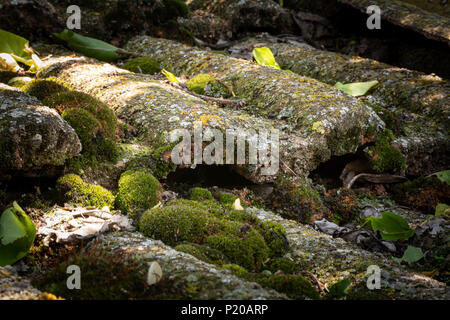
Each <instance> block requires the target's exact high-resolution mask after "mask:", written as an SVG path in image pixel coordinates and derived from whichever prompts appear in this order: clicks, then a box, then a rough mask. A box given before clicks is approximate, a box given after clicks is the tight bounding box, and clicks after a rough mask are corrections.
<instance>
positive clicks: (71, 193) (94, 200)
mask: <svg viewBox="0 0 450 320" xmlns="http://www.w3.org/2000/svg"><path fill="white" fill-rule="evenodd" d="M56 190H57V191H58V192H59V193H60V194H61V196H62V198H63V200H64V201H65V202H69V203H72V204H74V205H78V206H83V207H98V208H103V207H104V206H108V207H110V208H112V207H113V204H114V196H113V195H112V193H111V192H109V191H108V190H106V189H105V188H103V187H101V186H96V185H92V184H89V183H86V182H84V181H83V180H82V179H81V178H80V177H79V176H77V175H75V174H67V175H65V176H63V177H61V178H59V179H58V181H57V182H56Z"/></svg>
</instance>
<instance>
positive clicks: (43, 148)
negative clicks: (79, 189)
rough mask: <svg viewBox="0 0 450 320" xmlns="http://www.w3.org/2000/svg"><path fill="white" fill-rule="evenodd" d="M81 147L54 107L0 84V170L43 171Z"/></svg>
mask: <svg viewBox="0 0 450 320" xmlns="http://www.w3.org/2000/svg"><path fill="white" fill-rule="evenodd" d="M80 151H81V143H80V141H79V139H78V136H77V135H76V133H75V131H74V130H73V129H72V127H71V126H69V124H68V123H67V122H66V121H64V120H63V119H62V118H61V116H60V115H59V114H58V112H57V111H56V110H54V109H51V108H48V107H45V106H42V105H41V104H40V103H39V102H38V101H37V99H35V98H34V97H31V96H29V95H28V94H26V93H23V92H22V91H20V90H18V89H16V88H12V87H9V86H7V85H4V84H0V159H1V161H0V171H6V172H8V171H21V172H23V174H25V175H27V174H31V175H33V174H36V175H41V174H45V170H44V171H42V172H38V170H39V169H40V168H44V167H54V166H61V165H63V164H64V161H65V160H66V159H69V158H72V157H74V156H76V155H78V154H79V152H80Z"/></svg>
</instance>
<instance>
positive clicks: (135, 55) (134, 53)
mask: <svg viewBox="0 0 450 320" xmlns="http://www.w3.org/2000/svg"><path fill="white" fill-rule="evenodd" d="M116 53H117V54H119V55H124V56H132V57H142V54H140V53H137V52H130V51H126V50H123V49H117V50H116Z"/></svg>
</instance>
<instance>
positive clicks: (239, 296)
mask: <svg viewBox="0 0 450 320" xmlns="http://www.w3.org/2000/svg"><path fill="white" fill-rule="evenodd" d="M99 240H101V241H102V242H101V243H102V244H103V245H105V246H106V247H107V248H108V249H110V250H112V251H113V252H114V250H124V251H125V252H130V253H132V254H133V255H136V256H137V257H139V258H142V259H144V261H146V262H148V263H151V262H153V261H157V262H158V263H159V265H160V266H161V269H162V272H163V274H164V275H168V276H169V279H171V280H174V285H175V286H177V284H180V283H183V284H185V283H187V284H188V285H189V287H190V289H191V290H190V292H191V296H189V297H187V296H186V297H185V298H186V299H196V300H203V299H208V300H211V299H224V300H266V299H270V300H272V299H273V300H280V299H287V298H286V296H285V295H283V294H280V293H278V292H276V291H274V290H271V289H264V288H262V287H261V286H260V285H258V284H256V283H252V282H248V281H245V280H242V279H240V278H238V277H236V276H234V275H232V274H231V273H230V272H229V271H228V270H220V269H218V268H217V267H216V266H214V265H211V264H208V263H206V262H203V261H200V260H198V259H196V258H194V257H193V256H191V255H189V254H187V253H183V252H178V251H176V250H174V249H172V248H170V247H168V246H166V245H165V244H164V243H162V242H161V241H159V240H153V239H149V238H145V237H144V236H142V235H141V234H140V233H137V232H135V233H130V232H124V233H110V234H106V235H103V236H101V237H100V238H99Z"/></svg>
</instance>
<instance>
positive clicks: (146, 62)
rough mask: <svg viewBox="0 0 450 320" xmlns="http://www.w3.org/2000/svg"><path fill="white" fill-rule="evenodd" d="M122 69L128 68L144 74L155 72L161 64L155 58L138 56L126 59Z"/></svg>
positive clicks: (159, 69)
mask: <svg viewBox="0 0 450 320" xmlns="http://www.w3.org/2000/svg"><path fill="white" fill-rule="evenodd" d="M121 68H122V69H126V70H129V71H131V72H136V73H137V72H139V73H145V74H156V73H158V72H160V71H161V69H162V68H161V66H160V65H159V63H158V62H157V61H156V60H153V59H152V58H148V57H139V58H134V59H130V60H128V61H127V62H126V63H125V64H124V65H122V66H121Z"/></svg>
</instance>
